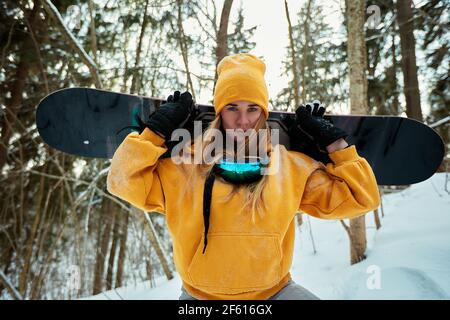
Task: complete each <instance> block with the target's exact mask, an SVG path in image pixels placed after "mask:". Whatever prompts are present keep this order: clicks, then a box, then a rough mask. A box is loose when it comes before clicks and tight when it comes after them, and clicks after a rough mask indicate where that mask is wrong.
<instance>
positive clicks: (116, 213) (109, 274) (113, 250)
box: [106, 205, 121, 290]
mask: <svg viewBox="0 0 450 320" xmlns="http://www.w3.org/2000/svg"><path fill="white" fill-rule="evenodd" d="M112 210H113V217H114V228H113V241H112V244H111V249H110V250H109V259H108V270H107V272H106V290H111V289H112V288H113V283H112V282H113V281H112V279H113V274H114V260H115V259H116V251H117V244H118V242H119V236H120V235H119V229H120V220H121V219H120V216H119V215H120V212H119V210H120V209H119V208H118V207H117V206H115V205H113V206H112Z"/></svg>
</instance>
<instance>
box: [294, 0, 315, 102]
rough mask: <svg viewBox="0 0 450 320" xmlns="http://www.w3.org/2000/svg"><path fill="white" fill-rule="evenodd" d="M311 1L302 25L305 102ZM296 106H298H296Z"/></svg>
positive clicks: (303, 90)
mask: <svg viewBox="0 0 450 320" xmlns="http://www.w3.org/2000/svg"><path fill="white" fill-rule="evenodd" d="M312 1H313V0H309V1H308V5H307V6H306V16H305V21H304V23H303V32H304V34H305V39H304V44H303V57H302V65H301V67H302V100H303V101H304V102H306V100H307V95H306V93H307V90H308V84H307V76H306V65H307V63H308V50H309V46H308V43H309V41H310V35H309V24H310V21H311V18H310V16H311V2H312ZM297 105H298V104H297Z"/></svg>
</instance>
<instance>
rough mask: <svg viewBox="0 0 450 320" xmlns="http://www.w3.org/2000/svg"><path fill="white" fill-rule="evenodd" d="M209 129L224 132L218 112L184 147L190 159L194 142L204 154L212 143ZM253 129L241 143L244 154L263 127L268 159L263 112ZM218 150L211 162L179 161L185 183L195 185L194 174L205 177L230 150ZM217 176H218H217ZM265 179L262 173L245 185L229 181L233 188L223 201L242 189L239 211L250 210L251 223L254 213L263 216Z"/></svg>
mask: <svg viewBox="0 0 450 320" xmlns="http://www.w3.org/2000/svg"><path fill="white" fill-rule="evenodd" d="M209 129H218V130H221V131H222V132H224V131H223V130H222V118H221V116H220V114H219V115H217V116H216V117H215V119H214V120H213V121H211V122H210V123H209V125H208V128H207V129H206V130H205V132H204V134H201V135H200V136H199V137H197V138H196V139H194V141H193V143H191V145H190V146H188V147H187V148H185V149H184V151H185V152H186V151H187V152H188V154H189V157H190V160H192V159H193V155H194V151H193V149H195V147H194V145H195V144H197V143H201V145H202V154H205V149H206V148H207V147H208V146H209V145H210V144H211V143H213V141H212V140H213V131H214V130H209ZM253 129H254V131H253V132H252V133H251V135H250V136H246V137H245V142H244V144H243V146H244V147H245V152H246V154H247V153H248V150H249V144H250V141H252V139H257V137H258V135H257V134H258V132H259V130H260V129H265V130H266V131H265V133H266V135H263V137H264V139H265V140H266V144H265V146H264V148H265V152H266V154H267V156H268V157H269V159H271V157H270V155H271V152H272V143H271V139H270V137H271V131H270V127H269V125H268V123H267V121H266V118H265V116H264V114H263V113H261V116H260V117H259V119H258V120H257V122H256V124H255V127H254V128H253ZM260 138H261V136H260ZM202 139H203V140H202ZM258 147H259V146H258ZM220 151H221V152H217V153H216V154H215V155H214V157H213V162H212V163H209V164H208V163H205V162H204V161H202V162H201V164H194V165H189V166H188V165H186V164H185V163H181V167H182V170H183V172H184V173H185V174H186V176H187V185H188V186H194V185H195V184H194V179H195V176H196V175H200V176H202V177H204V178H205V179H206V177H207V176H208V175H209V173H210V172H211V170H212V169H213V166H214V164H215V163H216V162H217V161H218V160H220V159H222V158H223V156H224V155H225V154H226V153H227V152H229V151H230V150H226V149H225V150H223V149H220ZM236 151H237V152H239V150H236ZM228 155H229V154H228ZM233 156H234V155H233ZM269 161H270V160H269ZM267 165H269V164H267ZM217 178H219V177H217ZM220 179H222V178H220ZM267 179H268V177H267V175H262V178H261V179H260V180H258V181H257V182H254V183H249V184H245V185H236V184H232V183H230V184H231V185H232V186H233V188H232V190H231V192H230V193H229V194H228V195H227V196H226V197H225V198H224V199H223V202H227V201H229V200H230V199H231V198H232V197H233V196H234V195H235V194H237V193H238V192H240V191H241V190H243V192H245V201H244V205H243V206H242V209H241V212H243V211H244V212H248V211H250V212H251V214H252V221H253V223H255V222H256V215H257V214H258V215H259V216H260V217H261V218H262V217H263V216H264V211H265V210H266V206H265V203H264V197H263V191H264V188H265V187H266V185H267ZM222 181H223V182H225V183H229V182H226V181H225V180H223V179H222ZM186 191H187V190H185V191H184V193H186ZM217 200H218V199H216V201H217Z"/></svg>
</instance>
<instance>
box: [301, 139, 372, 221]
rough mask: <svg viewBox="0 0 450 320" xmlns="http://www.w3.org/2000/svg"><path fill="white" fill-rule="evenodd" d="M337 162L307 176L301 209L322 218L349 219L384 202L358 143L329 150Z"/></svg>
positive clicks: (334, 161) (333, 159)
mask: <svg viewBox="0 0 450 320" xmlns="http://www.w3.org/2000/svg"><path fill="white" fill-rule="evenodd" d="M329 157H330V159H331V160H332V161H333V163H328V164H327V166H326V167H325V166H322V167H321V168H318V169H316V170H314V171H312V173H311V174H310V176H309V177H308V179H307V182H306V186H305V190H304V193H303V197H302V199H301V202H300V206H299V211H302V212H305V213H307V214H310V215H312V216H314V217H317V218H321V219H348V218H355V217H358V216H361V215H363V214H365V213H367V212H369V211H372V210H375V209H376V208H378V206H379V205H380V195H379V191H378V186H377V181H376V178H375V175H374V173H373V171H372V168H371V167H370V165H369V163H368V162H367V160H366V159H364V158H362V157H360V156H359V155H358V153H357V151H356V148H355V146H354V145H352V146H349V147H347V148H345V149H342V150H338V151H335V152H333V153H330V154H329Z"/></svg>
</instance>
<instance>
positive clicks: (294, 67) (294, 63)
mask: <svg viewBox="0 0 450 320" xmlns="http://www.w3.org/2000/svg"><path fill="white" fill-rule="evenodd" d="M310 3H311V1H308V6H309V4H310ZM284 9H285V12H286V19H287V22H288V32H289V45H290V47H291V60H292V61H291V63H292V76H293V77H294V102H295V106H294V107H298V106H299V105H300V93H299V89H300V85H299V81H298V72H297V53H296V52H295V42H294V36H293V34H292V24H291V17H290V16H289V7H288V4H287V1H286V0H284ZM308 22H309V21H308ZM305 46H306V43H305ZM303 58H304V59H305V57H303ZM302 76H303V77H304V75H303V74H302ZM302 92H303V93H304V92H305V83H303V90H302ZM300 219H301V218H300ZM299 225H300V224H299Z"/></svg>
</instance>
